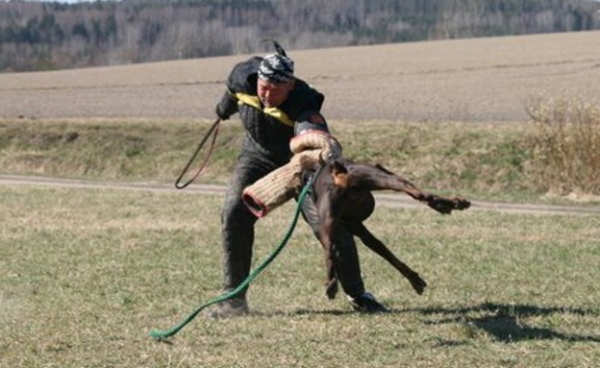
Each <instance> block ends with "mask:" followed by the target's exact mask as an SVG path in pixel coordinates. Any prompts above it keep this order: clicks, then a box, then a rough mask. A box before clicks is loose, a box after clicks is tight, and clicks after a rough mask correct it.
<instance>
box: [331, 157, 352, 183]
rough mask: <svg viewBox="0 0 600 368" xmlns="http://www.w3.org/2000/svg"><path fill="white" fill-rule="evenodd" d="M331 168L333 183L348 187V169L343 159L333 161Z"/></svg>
mask: <svg viewBox="0 0 600 368" xmlns="http://www.w3.org/2000/svg"><path fill="white" fill-rule="evenodd" d="M329 170H330V172H331V177H332V178H333V184H334V185H335V186H336V187H339V188H347V187H348V169H347V168H346V166H345V165H344V164H343V163H342V162H341V161H338V160H334V161H332V162H331V165H330V167H329Z"/></svg>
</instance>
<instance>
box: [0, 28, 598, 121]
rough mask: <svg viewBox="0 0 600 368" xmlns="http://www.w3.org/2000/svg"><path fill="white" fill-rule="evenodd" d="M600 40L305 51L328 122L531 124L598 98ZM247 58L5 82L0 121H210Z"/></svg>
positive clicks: (296, 55) (537, 38) (13, 76)
mask: <svg viewBox="0 0 600 368" xmlns="http://www.w3.org/2000/svg"><path fill="white" fill-rule="evenodd" d="M599 39H600V31H591V32H575V33H557V34H544V35H529V36H514V37H492V38H478V39H462V40H449V41H430V42H414V43H400V44H386V45H372V46H355V47H345V48H331V49H315V50H297V51H291V52H290V56H291V57H292V58H293V59H294V60H295V61H296V65H297V75H298V76H300V77H302V78H304V79H306V80H307V81H308V82H310V83H311V84H313V85H314V86H315V87H316V88H318V89H319V90H321V91H322V92H324V93H325V94H326V96H327V97H326V101H325V107H324V112H325V114H326V116H327V117H328V118H329V119H337V120H340V119H342V120H343V119H349V120H372V119H385V120H414V121H440V120H441V121H447V120H455V121H483V122H489V121H498V120H503V121H524V120H527V119H528V116H527V114H526V111H525V106H526V104H527V101H528V100H529V99H531V98H535V97H536V96H539V95H544V96H545V97H560V96H565V95H579V96H582V97H584V98H585V99H595V98H596V97H597V96H600V84H599V83H597V81H598V80H600V48H599V47H598V40H599ZM247 56H248V55H235V56H226V57H213V58H200V59H190V60H180V61H169V62H157V63H145V64H136V65H122V66H112V67H97V68H84V69H75V70H62V71H50V72H35V73H9V74H0V117H1V118H17V117H26V118H38V119H44V118H89V117H112V118H183V119H195V118H200V119H212V118H213V116H214V115H213V111H214V105H215V102H216V101H217V99H218V98H219V97H220V95H221V93H222V92H223V88H224V87H223V83H224V80H225V78H226V76H227V74H228V72H229V70H230V69H231V68H232V67H233V65H234V64H235V63H237V62H239V61H241V60H244V59H245V58H246V57H247Z"/></svg>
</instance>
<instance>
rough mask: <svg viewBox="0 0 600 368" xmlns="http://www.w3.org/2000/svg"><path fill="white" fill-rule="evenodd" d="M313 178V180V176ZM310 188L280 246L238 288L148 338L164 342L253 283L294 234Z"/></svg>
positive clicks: (308, 187)
mask: <svg viewBox="0 0 600 368" xmlns="http://www.w3.org/2000/svg"><path fill="white" fill-rule="evenodd" d="M315 176H316V175H315ZM313 178H314V176H313ZM311 187H312V179H311V180H309V181H308V183H306V185H305V186H304V188H303V189H302V192H301V193H300V196H299V197H298V205H297V206H296V212H295V214H294V219H293V220H292V223H291V225H290V228H289V229H288V231H287V233H286V234H285V237H284V238H283V240H282V242H281V244H279V246H278V247H277V248H276V249H275V250H274V251H273V253H271V255H270V256H269V257H268V258H267V259H266V260H265V261H264V262H263V263H262V264H261V265H260V266H258V267H257V268H256V269H255V270H254V271H252V273H250V275H249V276H248V277H247V278H246V279H245V280H244V281H243V282H242V283H241V284H240V285H239V286H238V287H236V288H235V289H233V290H231V291H229V292H227V293H224V294H222V295H220V296H218V297H216V298H213V299H211V300H209V301H208V302H206V303H205V304H203V305H201V306H200V307H198V309H196V310H195V311H194V312H193V313H192V314H190V315H189V316H188V317H187V318H186V319H185V320H183V321H182V322H181V323H179V324H178V325H176V326H174V327H173V328H171V329H170V330H166V331H157V330H154V331H152V332H150V336H151V337H153V338H155V339H156V340H158V341H162V340H164V339H166V338H169V337H171V336H173V335H175V334H176V333H177V332H179V331H180V330H181V329H182V328H183V327H185V325H187V324H188V323H190V322H191V321H192V320H193V319H194V318H196V316H197V315H198V314H199V313H200V312H201V311H202V310H203V309H204V308H206V307H209V306H211V305H213V304H217V303H221V302H223V301H225V300H228V299H232V298H234V297H235V296H237V295H238V294H239V293H240V292H241V291H242V290H244V288H246V287H247V286H248V285H250V283H251V282H252V281H254V279H255V278H256V277H257V276H258V275H259V274H260V273H261V272H262V271H263V270H264V269H265V268H267V266H268V265H269V264H270V263H271V262H272V261H273V260H274V259H275V257H277V255H278V254H279V253H280V252H281V251H282V250H283V248H284V247H285V246H286V244H287V242H288V240H289V239H290V237H291V236H292V233H293V232H294V228H295V227H296V223H297V222H298V217H299V216H300V212H301V207H302V202H304V198H305V197H306V195H307V194H308V193H309V192H310V189H311Z"/></svg>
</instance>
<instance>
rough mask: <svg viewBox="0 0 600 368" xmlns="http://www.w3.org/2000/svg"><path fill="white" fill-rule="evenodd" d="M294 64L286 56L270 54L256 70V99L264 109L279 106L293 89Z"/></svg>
mask: <svg viewBox="0 0 600 368" xmlns="http://www.w3.org/2000/svg"><path fill="white" fill-rule="evenodd" d="M294 81H295V79H294V62H293V61H292V59H290V58H288V57H287V56H283V55H280V54H270V55H267V56H265V57H264V59H263V61H262V62H261V63H260V66H259V68H258V82H257V90H258V97H259V98H260V100H261V101H262V103H263V105H265V106H266V107H277V106H279V105H281V104H282V103H283V102H284V101H285V100H286V99H287V97H288V95H289V93H290V92H291V91H292V89H293V88H294Z"/></svg>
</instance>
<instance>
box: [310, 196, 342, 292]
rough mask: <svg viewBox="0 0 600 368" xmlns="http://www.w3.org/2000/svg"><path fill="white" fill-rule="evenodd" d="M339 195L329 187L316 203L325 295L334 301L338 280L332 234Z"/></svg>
mask: <svg viewBox="0 0 600 368" xmlns="http://www.w3.org/2000/svg"><path fill="white" fill-rule="evenodd" d="M339 194H340V193H339V192H338V191H337V190H336V188H335V186H329V188H328V190H325V192H324V193H322V195H321V196H320V197H319V199H318V201H317V203H316V205H317V211H318V214H319V223H320V227H319V240H320V241H321V244H322V245H323V251H324V255H325V273H326V281H325V294H326V295H327V297H328V298H329V299H334V298H335V296H336V294H337V292H338V280H337V276H336V273H335V253H336V249H335V247H336V244H335V243H334V241H333V234H334V230H335V226H337V224H336V222H337V220H336V219H337V217H336V213H337V212H339V210H338V209H337V206H336V203H337V199H338V195H339Z"/></svg>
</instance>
